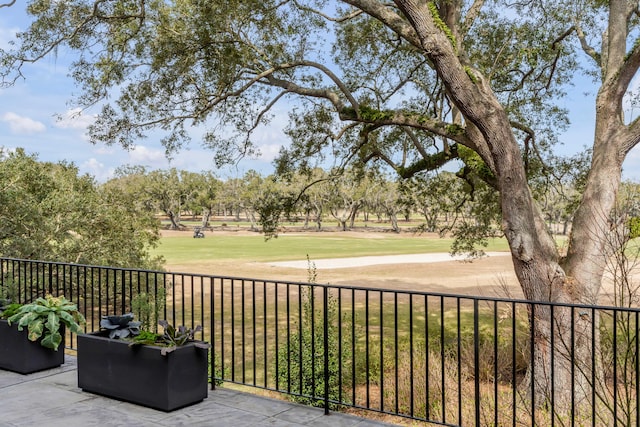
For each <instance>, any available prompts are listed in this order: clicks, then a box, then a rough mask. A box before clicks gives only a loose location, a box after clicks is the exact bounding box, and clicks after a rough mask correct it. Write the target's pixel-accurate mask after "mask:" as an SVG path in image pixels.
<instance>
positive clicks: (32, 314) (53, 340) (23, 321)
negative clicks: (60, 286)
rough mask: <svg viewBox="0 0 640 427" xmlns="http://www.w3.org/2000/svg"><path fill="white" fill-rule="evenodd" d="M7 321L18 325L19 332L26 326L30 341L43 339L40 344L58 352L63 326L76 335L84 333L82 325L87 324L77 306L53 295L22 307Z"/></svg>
mask: <svg viewBox="0 0 640 427" xmlns="http://www.w3.org/2000/svg"><path fill="white" fill-rule="evenodd" d="M7 321H8V323H9V325H11V324H12V323H16V324H17V326H18V330H19V331H22V330H23V329H24V327H25V326H26V327H27V328H28V331H29V335H28V336H29V340H31V341H37V340H38V339H39V338H42V340H41V341H40V344H41V345H42V346H43V347H47V348H51V349H53V350H57V349H58V347H59V346H60V343H62V334H61V333H60V327H61V325H62V324H64V325H66V326H67V327H68V328H69V330H70V331H71V332H73V333H75V334H78V333H82V328H81V326H80V325H83V324H85V318H84V316H83V315H82V314H81V313H80V312H79V311H78V307H77V306H76V305H75V304H73V303H72V302H71V301H69V300H67V299H66V298H65V297H62V296H61V297H54V296H52V295H47V296H46V297H45V298H38V299H36V300H35V301H34V302H32V303H29V304H24V305H22V306H20V307H19V308H18V309H17V311H16V313H15V314H13V315H12V316H11V317H9V318H8V319H7Z"/></svg>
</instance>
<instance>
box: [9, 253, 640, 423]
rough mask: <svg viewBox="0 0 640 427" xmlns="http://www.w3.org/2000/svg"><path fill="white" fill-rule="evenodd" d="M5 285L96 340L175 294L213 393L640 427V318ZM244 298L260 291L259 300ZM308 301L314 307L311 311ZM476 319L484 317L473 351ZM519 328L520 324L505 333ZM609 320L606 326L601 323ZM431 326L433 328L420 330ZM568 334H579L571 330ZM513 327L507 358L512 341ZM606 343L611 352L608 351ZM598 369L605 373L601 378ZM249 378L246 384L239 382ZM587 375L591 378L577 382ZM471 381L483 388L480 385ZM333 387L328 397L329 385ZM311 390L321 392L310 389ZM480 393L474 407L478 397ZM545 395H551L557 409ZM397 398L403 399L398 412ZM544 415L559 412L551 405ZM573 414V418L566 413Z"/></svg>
mask: <svg viewBox="0 0 640 427" xmlns="http://www.w3.org/2000/svg"><path fill="white" fill-rule="evenodd" d="M0 283H1V284H5V285H6V284H7V283H9V284H11V285H12V286H13V287H14V288H13V289H14V290H17V292H18V296H17V297H18V301H21V302H24V301H25V299H27V300H31V299H33V298H35V297H37V296H41V295H42V294H44V293H49V292H50V293H52V294H54V295H62V294H65V295H66V296H67V297H68V298H69V299H70V300H71V301H73V302H74V303H76V304H77V306H78V307H79V308H80V309H81V310H82V311H83V312H84V314H85V316H86V318H87V326H86V330H87V331H88V332H89V331H92V330H95V329H98V328H99V326H98V325H99V320H100V316H101V315H103V314H114V312H116V311H128V310H131V309H133V307H132V301H133V299H134V298H135V297H136V296H139V295H141V294H142V293H146V294H147V295H148V296H150V295H151V293H153V295H154V298H155V301H154V302H153V303H154V304H153V305H154V306H156V307H157V306H158V304H159V303H160V299H159V298H161V296H160V292H159V291H161V290H163V289H165V290H166V291H167V292H171V296H170V297H169V296H168V295H166V296H165V297H164V298H165V300H166V301H165V302H166V303H165V304H163V309H162V310H163V313H164V317H165V318H166V319H167V320H170V321H172V322H174V323H175V322H179V321H180V320H182V322H183V324H184V322H190V324H191V327H195V324H196V321H199V322H200V324H202V325H203V331H202V332H200V334H199V336H200V337H201V339H204V340H209V341H210V342H211V345H212V347H211V369H212V371H211V381H212V384H211V388H212V389H215V388H216V386H215V380H216V379H217V378H218V379H222V380H224V381H227V382H230V383H239V384H243V385H249V386H253V387H256V388H263V389H266V390H278V391H282V392H285V393H287V394H291V395H295V396H298V397H303V398H305V399H307V400H312V401H316V402H317V403H319V404H323V406H324V409H325V412H328V410H329V408H330V407H331V406H333V404H334V403H337V404H339V405H344V406H351V407H355V408H359V409H368V410H371V411H376V412H381V413H385V414H396V415H399V416H402V417H405V418H409V419H415V420H420V421H426V422H433V423H435V424H440V425H450V426H453V425H462V424H465V425H476V426H478V425H481V423H489V424H492V425H504V424H507V423H508V419H507V418H508V417H509V415H511V417H512V425H514V426H516V425H519V424H521V423H522V422H525V423H527V424H531V425H537V424H545V425H547V424H549V425H551V426H554V425H557V424H559V423H560V421H561V420H562V424H563V425H569V424H570V425H582V424H590V425H593V426H595V425H599V424H600V423H606V424H607V425H611V424H613V425H627V424H628V423H634V422H637V421H638V419H640V391H639V390H638V388H639V387H640V356H639V355H640V340H638V334H639V332H640V331H639V329H640V308H628V307H606V306H587V305H579V304H561V303H550V302H533V301H525V300H516V299H501V298H491V297H472V296H459V295H449V294H440V293H426V292H414V291H411V292H410V291H395V290H391V289H375V290H373V289H367V288H362V287H354V286H334V285H317V284H311V283H293V282H273V281H260V280H257V279H240V278H231V277H220V276H211V275H198V274H188V273H168V272H160V271H147V270H137V269H123V268H113V267H98V266H84V265H75V264H66V263H54V262H44V261H30V260H16V259H11V258H0ZM217 283H219V286H218V285H217ZM238 286H240V289H238ZM247 286H251V290H250V295H249V292H248V288H247ZM296 291H297V295H298V297H297V300H298V302H297V306H296V303H295V299H294V298H295V292H296ZM198 292H199V293H200V296H199V297H198V295H197V293H198ZM207 292H209V297H208V301H207V296H206V293H207ZM282 292H286V295H283V294H282ZM306 292H308V297H309V298H308V300H306V297H305V299H304V301H303V297H304V295H303V294H306ZM320 292H322V297H321V298H320ZM282 298H285V300H284V301H281V299H282ZM349 298H350V299H351V301H350V303H349V301H348V299H349ZM454 302H455V303H454ZM483 302H486V310H485V309H484V306H483V305H481V304H483ZM283 303H284V304H285V305H283ZM318 304H322V305H321V306H319V305H318ZM333 304H336V305H337V307H336V306H334V305H333ZM468 304H470V305H472V313H471V312H470V311H469V310H467V307H470V305H468ZM422 305H424V308H423V307H422ZM430 306H431V307H430ZM501 308H504V310H501ZM389 310H392V312H390V311H389ZM438 310H439V314H438ZM519 310H527V312H528V315H529V317H528V321H529V324H528V327H529V330H528V333H529V335H528V336H527V335H526V334H527V332H525V333H524V334H523V335H522V336H521V331H522V329H521V330H520V331H519V330H518V329H519V324H520V322H519V319H518V317H519V314H518V313H519ZM168 313H169V315H168ZM336 313H337V314H336ZM523 313H524V311H523ZM609 313H611V315H610V316H609ZM422 314H424V319H422V318H421V316H422ZM468 314H472V315H473V320H472V322H473V331H472V333H473V338H472V339H471V337H470V336H469V332H470V324H469V322H468V320H467V319H469V316H468ZM485 314H487V315H486V316H485ZM207 316H209V319H208V324H207V325H205V322H207ZM282 316H286V318H284V319H283V318H282ZM509 316H510V317H511V319H508V320H507V321H506V322H503V321H502V320H503V318H504V317H507V318H508V317H509ZM600 316H603V317H604V319H602V320H600V319H599V318H600ZM249 317H251V320H249ZM376 317H378V318H379V319H376ZM587 319H590V322H591V324H590V326H588V325H586V324H585V326H584V327H583V326H582V322H585V321H587ZM522 320H524V319H522ZM390 321H391V322H392V323H393V326H392V325H391V323H389V322H390ZM422 321H423V322H424V325H422V324H420V322H422ZM547 321H548V322H549V326H548V327H547V325H546V322H547ZM560 321H562V322H565V323H568V324H569V325H565V324H561V323H559V322H560ZM318 322H322V325H320V324H319V323H318ZM376 322H379V323H377V324H376ZM447 322H450V323H449V324H447ZM454 322H455V326H454ZM577 322H578V323H580V325H578V324H577ZM523 324H524V322H523ZM185 326H188V325H185ZM570 326H573V327H571V329H570V330H568V331H567V329H566V328H567V327H570ZM542 327H545V328H547V330H542ZM578 327H579V328H580V329H577V328H578ZM509 329H510V335H511V343H510V347H509V342H508V340H505V339H503V337H505V336H508V335H509ZM272 331H273V332H272ZM321 331H322V332H321ZM538 332H539V334H538ZM564 332H569V333H568V334H566V335H567V337H563V333H564ZM362 333H364V336H362V335H361V334H362ZM390 333H393V338H392V337H391V336H390V335H389V334H390ZM249 334H250V335H249ZM260 334H262V335H260ZM316 334H322V336H319V335H316ZM454 334H455V337H454ZM588 334H591V336H590V338H588V337H587V335H588ZM308 335H311V339H310V340H309V341H307V336H308ZM547 335H548V336H547ZM68 336H69V341H68V346H69V347H70V348H72V349H73V348H74V347H75V346H76V343H77V340H76V339H75V337H74V336H73V334H69V335H68ZM599 336H600V337H601V338H602V342H599V341H598V337H599ZM583 338H584V339H583ZM605 338H606V341H605ZM294 340H296V341H297V345H296V341H294ZM490 340H492V341H490ZM544 340H548V341H547V342H544ZM608 340H610V341H608ZM285 341H286V342H285ZM423 341H424V344H423ZM565 341H566V342H565ZM520 342H525V345H524V346H521V345H520ZM527 342H528V346H527V344H526V343H527ZM583 342H586V345H590V346H591V350H592V351H591V355H590V356H589V357H588V358H584V357H581V356H579V355H580V354H582V353H578V352H582V351H585V348H583V347H579V346H582V345H583ZM484 343H486V344H487V345H486V347H485V345H484ZM541 343H542V344H545V345H546V346H548V347H549V348H548V349H546V350H544V351H547V353H542V351H543V347H537V345H540V344H541ZM320 345H322V349H320V348H319V346H320ZM376 345H379V348H378V349H376ZM471 346H473V347H471ZM249 347H251V350H249ZM296 347H297V350H296V351H297V353H296V351H294V349H295V348H296ZM305 347H306V348H305ZM309 347H310V348H309ZM423 347H424V350H423ZM527 347H528V348H529V349H528V351H529V354H528V355H524V356H525V357H526V356H528V358H529V359H530V361H531V363H530V364H529V367H528V371H527V375H526V378H527V379H528V380H530V381H531V382H530V384H528V386H529V389H528V393H527V394H530V396H531V398H527V399H520V397H521V396H519V394H518V393H519V385H520V384H519V383H520V381H521V380H522V379H523V378H525V375H524V370H522V369H521V367H520V366H518V364H519V363H520V361H521V358H520V353H519V351H521V350H522V349H523V348H527ZM485 349H486V352H485ZM309 351H310V352H309ZM420 351H424V354H421V353H420ZM285 352H286V355H285V354H284V353H285ZM509 352H511V354H510V355H509ZM567 352H568V353H569V354H568V356H567V354H566V353H567ZM309 354H311V357H310V359H309V358H308V355H309ZM229 355H230V356H229ZM467 355H468V357H469V359H468V360H466V359H465V356H467ZM509 356H510V358H511V362H510V363H511V373H510V378H509V372H508V371H506V370H505V369H506V366H504V365H508V364H509ZM240 357H241V359H240ZM438 357H439V359H438ZM566 357H568V358H567V359H566V360H565V358H566ZM625 357H626V358H625ZM249 358H250V359H251V360H249ZM336 358H337V360H336ZM559 358H560V359H559ZM472 359H473V360H472ZM582 359H586V360H582ZM489 361H491V362H489ZM502 361H505V362H506V363H505V364H503V362H502ZM602 362H605V363H602ZM471 363H473V367H472V366H471ZM489 363H493V366H491V365H489ZM578 363H580V364H581V365H578ZM583 363H584V364H585V369H584V370H583V368H582V364H583ZM589 363H590V365H591V368H589V367H588V364H589ZM229 364H231V366H230V369H229ZM372 364H375V366H372ZM423 364H424V367H423V366H422V365H423ZM432 365H433V366H432ZM485 365H486V366H487V367H488V369H486V370H485V369H484V366H485ZM565 365H566V366H567V368H566V369H570V372H569V371H564V372H567V373H569V374H570V375H571V376H572V377H573V378H574V379H573V380H572V382H570V383H567V384H566V388H565V389H563V388H561V385H560V381H559V380H558V378H560V376H559V375H560V374H564V372H560V370H561V369H562V370H564V369H565ZM601 365H606V366H601ZM598 366H601V367H602V369H606V372H603V373H602V375H601V373H600V371H597V368H598ZM216 368H217V369H216ZM238 369H241V370H242V375H238V371H237V370H238ZM249 369H252V372H253V375H251V378H250V376H249V375H247V373H248V371H249ZM296 369H297V370H296ZM375 369H379V370H378V371H376V370H375ZM545 369H549V372H546V371H545ZM589 369H591V370H590V371H589ZM285 370H286V372H285ZM309 370H310V373H311V375H310V377H309ZM227 371H229V373H227ZM583 371H584V373H585V375H588V376H589V378H584V379H582V378H579V375H581V374H582V372H583ZM588 372H590V374H588ZM467 374H470V375H469V376H468V377H467ZM546 374H549V381H550V385H549V389H548V390H547V389H546V388H545V387H546V386H545V385H543V383H542V382H541V381H538V380H536V376H540V375H546ZM333 375H337V376H338V377H337V378H335V377H333ZM405 375H408V376H409V380H408V381H405V380H404V378H405ZM503 375H504V377H503ZM472 376H473V380H474V383H473V384H470V381H468V380H471V379H472ZM491 376H492V377H493V378H490V377H491ZM456 377H457V378H456ZM285 379H286V380H285ZM322 380H324V386H320V384H319V383H320V381H322ZM418 380H420V381H421V382H420V383H418ZM422 380H424V381H422ZM583 380H587V381H590V382H591V389H590V391H589V393H588V394H586V395H585V397H586V398H587V402H590V403H591V408H590V410H587V412H586V414H583V411H582V409H583V406H582V405H581V402H580V401H578V400H577V399H578V397H582V395H581V393H582V392H583V390H582V388H579V387H581V386H582V383H583V382H584V381H583ZM285 381H286V386H285ZM392 381H393V384H392V383H391V382H392ZM456 381H457V385H456ZM491 381H493V384H490V382H491ZM305 382H306V384H309V383H311V384H310V385H311V388H309V387H308V386H305ZM336 385H337V390H336V389H335V387H336ZM509 385H510V387H509ZM456 386H457V393H456V392H455V390H454V387H456ZM471 386H473V387H474V389H473V397H474V398H473V401H471V399H467V396H470V395H471V394H469V393H468V391H467V390H470V387H471ZM538 387H542V388H540V389H539V388H538ZM407 391H408V392H407ZM418 391H419V392H420V393H424V396H422V394H420V398H418V397H417V396H418V394H417V393H418ZM389 392H391V393H393V394H395V397H391V395H390V393H389ZM405 392H407V393H406V394H405ZM546 392H550V393H551V394H549V396H548V398H549V400H546V397H545V396H546V395H545V393H546ZM565 392H566V394H561V393H565ZM430 393H434V394H430ZM491 394H493V396H491ZM509 394H510V396H508V395H509ZM463 398H464V399H463ZM390 399H394V400H393V404H391V402H392V401H391V400H390ZM564 399H570V400H569V402H568V403H569V404H570V406H567V407H565V400H564ZM492 403H493V405H494V408H493V410H491V408H490V405H491V404H492ZM546 403H548V407H543V406H541V405H544V404H546ZM485 404H486V410H484V408H485ZM509 405H511V410H510V411H509V409H508V406H509ZM523 405H524V406H523ZM565 409H566V410H567V411H566V412H568V413H565V412H563V411H564V410H565ZM605 410H606V411H607V412H604V411H605ZM492 412H493V413H492ZM583 415H587V416H590V418H591V423H588V420H585V419H583V418H577V417H578V416H583ZM484 417H486V419H485V418H484ZM526 417H529V419H528V420H525V418H526ZM549 417H551V421H550V422H549V421H548V418H549ZM566 417H569V418H566ZM456 418H457V419H456ZM491 418H493V421H491ZM472 419H473V421H472Z"/></svg>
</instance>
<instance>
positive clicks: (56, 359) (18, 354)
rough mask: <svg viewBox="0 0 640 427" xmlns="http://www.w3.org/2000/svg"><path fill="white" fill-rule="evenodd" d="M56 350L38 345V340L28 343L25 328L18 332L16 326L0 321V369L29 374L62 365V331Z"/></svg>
mask: <svg viewBox="0 0 640 427" xmlns="http://www.w3.org/2000/svg"><path fill="white" fill-rule="evenodd" d="M61 333H62V344H60V347H58V350H52V349H50V348H46V347H43V346H41V345H40V340H38V341H29V338H28V334H29V332H28V331H27V328H26V327H25V328H24V329H23V330H22V331H19V330H18V328H17V326H16V325H15V323H14V324H12V325H11V326H9V323H8V322H7V321H6V320H3V319H0V369H6V370H8V371H13V372H18V373H20V374H30V373H32V372H37V371H42V370H45V369H51V368H55V367H57V366H60V365H62V364H63V363H64V335H65V334H64V331H61Z"/></svg>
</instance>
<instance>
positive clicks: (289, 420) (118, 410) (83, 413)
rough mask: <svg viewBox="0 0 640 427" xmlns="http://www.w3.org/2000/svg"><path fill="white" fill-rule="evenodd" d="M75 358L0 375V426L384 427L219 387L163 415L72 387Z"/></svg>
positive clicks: (75, 376) (349, 416)
mask: <svg viewBox="0 0 640 427" xmlns="http://www.w3.org/2000/svg"><path fill="white" fill-rule="evenodd" d="M77 383H78V380H77V372H76V359H75V357H73V356H69V355H67V356H66V361H65V363H64V364H63V365H62V366H61V367H59V368H55V369H51V370H48V371H43V372H37V373H34V374H29V375H21V374H17V373H13V372H9V371H3V370H0V427H14V426H47V427H54V426H60V427H74V426H136V427H138V426H139V427H144V426H149V427H151V426H183V425H184V426H221V427H224V426H232V427H252V426H256V427H257V426H282V427H299V426H313V427H322V426H327V427H329V426H331V427H384V426H390V425H391V424H385V423H381V422H378V421H373V420H367V419H363V418H358V417H355V416H352V415H347V414H340V413H335V412H332V413H331V414H330V415H324V410H322V409H320V408H311V407H307V406H302V405H298V404H295V403H290V402H285V401H281V400H276V399H269V398H265V397H261V396H256V395H252V394H248V393H242V392H239V391H235V390H230V389H225V388H224V387H220V388H217V389H216V390H209V396H208V398H206V399H205V400H204V401H203V402H202V403H199V404H197V405H193V406H190V407H187V408H183V409H179V410H176V411H173V412H169V413H167V412H163V411H157V410H154V409H149V408H145V407H142V406H138V405H133V404H130V403H126V402H121V401H118V400H113V399H109V398H106V397H102V396H98V395H95V394H91V393H86V392H83V391H82V390H80V389H79V388H78V384H77Z"/></svg>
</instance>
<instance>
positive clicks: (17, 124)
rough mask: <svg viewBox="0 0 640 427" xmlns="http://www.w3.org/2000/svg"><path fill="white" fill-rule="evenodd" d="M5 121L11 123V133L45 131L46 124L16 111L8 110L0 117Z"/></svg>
mask: <svg viewBox="0 0 640 427" xmlns="http://www.w3.org/2000/svg"><path fill="white" fill-rule="evenodd" d="M0 120H2V121H3V122H5V123H8V124H9V129H10V130H11V133H14V134H27V135H28V134H33V133H39V132H44V131H45V130H46V129H47V128H46V126H45V125H44V124H43V123H42V122H39V121H37V120H33V119H30V118H29V117H23V116H20V115H18V114H16V113H12V112H8V113H4V114H3V115H2V117H1V118H0Z"/></svg>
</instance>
